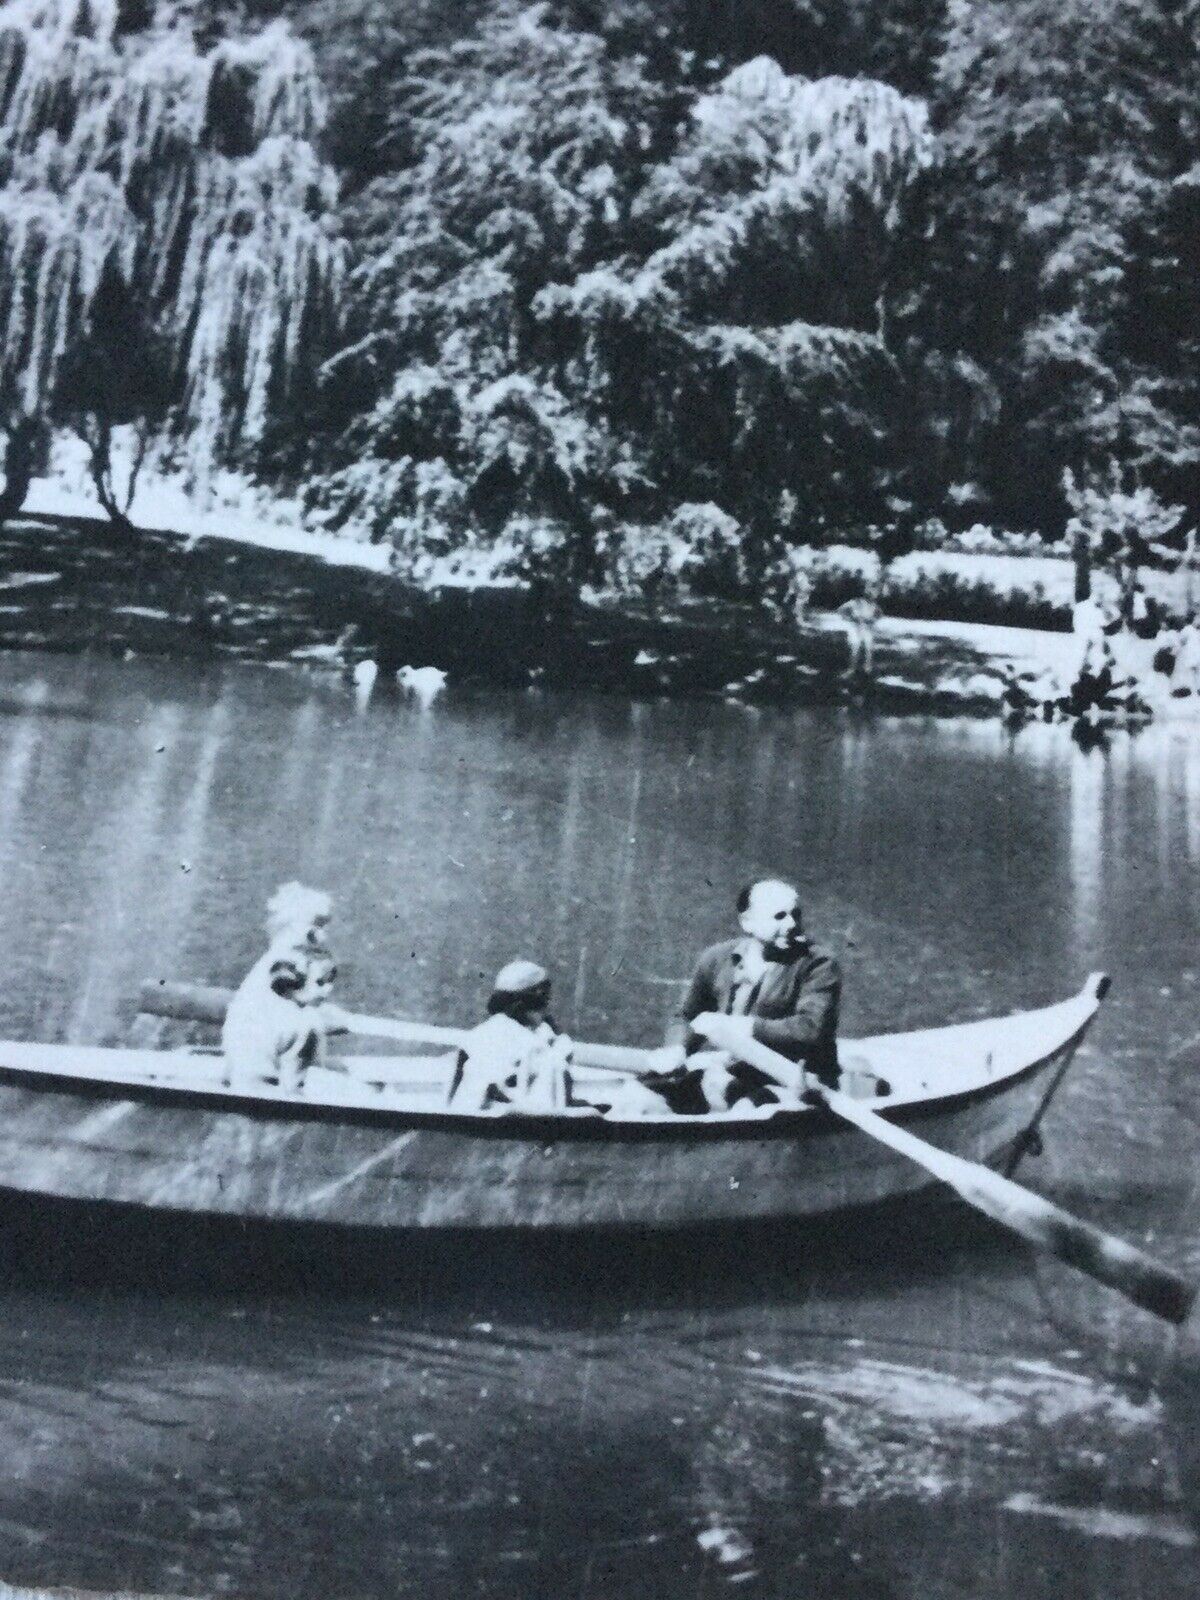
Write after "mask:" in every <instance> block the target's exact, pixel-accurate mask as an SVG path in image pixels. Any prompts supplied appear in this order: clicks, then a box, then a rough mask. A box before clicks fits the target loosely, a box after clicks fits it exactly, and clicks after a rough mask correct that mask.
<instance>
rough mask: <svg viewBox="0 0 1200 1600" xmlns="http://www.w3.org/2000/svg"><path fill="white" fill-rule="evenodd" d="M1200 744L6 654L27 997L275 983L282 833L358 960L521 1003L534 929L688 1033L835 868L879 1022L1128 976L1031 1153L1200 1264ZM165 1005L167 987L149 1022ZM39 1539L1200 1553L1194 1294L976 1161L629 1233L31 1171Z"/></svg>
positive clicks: (12, 1461) (224, 1582) (26, 1491)
mask: <svg viewBox="0 0 1200 1600" xmlns="http://www.w3.org/2000/svg"><path fill="white" fill-rule="evenodd" d="M1198 866H1200V743H1198V741H1197V740H1196V739H1195V738H1194V736H1193V734H1192V733H1191V731H1190V730H1189V729H1187V728H1186V727H1185V726H1184V725H1182V724H1175V725H1173V724H1164V725H1162V726H1157V727H1152V728H1150V729H1148V730H1146V731H1145V732H1144V733H1142V734H1141V735H1139V736H1138V737H1136V738H1133V739H1131V738H1128V737H1126V736H1122V737H1120V738H1118V739H1115V740H1114V742H1113V743H1112V745H1111V748H1109V749H1108V750H1098V751H1091V752H1083V751H1080V750H1079V749H1077V748H1076V747H1075V746H1074V745H1073V744H1072V742H1071V740H1070V739H1069V737H1068V736H1067V735H1066V733H1065V732H1064V731H1063V730H1060V729H1057V728H1043V727H1038V728H1030V729H1028V730H1026V731H1024V732H1023V733H1021V734H1020V735H1018V736H1017V737H1015V738H1013V737H1011V736H1009V735H1006V734H1005V733H1003V732H1002V731H1001V730H1000V729H999V728H997V727H996V726H994V725H992V724H989V723H978V722H968V721H963V722H941V723H934V722H932V721H925V720H918V719H885V718H878V719H874V720H868V719H858V720H856V719H855V718H854V717H853V715H851V714H849V713H844V712H836V711H828V712H819V711H809V712H803V713H795V714H789V713H786V712H779V711H770V710H761V711H755V710H751V709H748V708H745V707H738V706H733V705H725V704H723V703H701V702H695V701H693V702H674V703H640V704H639V703H634V704H630V703H628V702H626V701H623V700H619V699H615V698H604V697H600V696H597V697H594V698H589V697H586V696H565V695H563V696H559V695H552V694H546V693H537V692H513V693H501V692H496V691H487V692H485V691H482V690H480V691H478V692H476V691H467V690H457V689H456V688H455V687H454V686H453V685H452V686H451V689H450V691H449V692H448V693H447V694H446V695H445V696H444V697H443V698H442V699H441V700H440V701H439V702H438V703H436V704H435V706H434V707H433V708H432V709H430V710H427V711H422V710H420V709H419V708H418V707H416V706H414V705H412V704H410V703H408V702H405V701H403V700H401V699H400V698H399V697H398V696H397V695H395V694H394V693H393V692H384V691H382V690H381V692H379V693H378V694H377V695H376V697H375V698H374V699H373V701H372V702H371V704H370V705H369V706H368V707H366V708H365V709H362V708H358V707H356V705H355V702H354V699H353V695H352V694H351V692H350V691H349V689H348V688H346V687H345V686H344V685H342V684H340V683H338V682H335V681H332V680H329V681H326V680H322V679H319V678H317V677H315V676H305V675H303V674H300V673H298V672H295V671H272V670H268V669H266V668H261V667H248V666H241V667H238V666H229V665H227V666H216V665H214V666H213V667H211V668H209V669H205V668H202V667H200V666H197V665H196V664H194V663H192V664H186V665H182V664H181V665H172V664H171V663H168V662H154V663H149V662H130V663H120V662H116V661H112V660H109V659H103V660H101V659H96V660H93V659H88V658H86V657H76V658H69V657H54V656H42V655H21V654H9V655H7V656H4V657H2V658H0V903H2V904H3V907H4V916H5V922H6V925H7V932H8V937H7V940H6V947H7V950H8V956H7V961H6V976H5V981H4V983H3V985H2V986H0V1032H3V1034H4V1035H5V1036H17V1037H33V1038H42V1039H65V1040H74V1041H86V1042H98V1041H106V1042H107V1041H116V1040H120V1039H123V1038H126V1037H128V1036H129V1032H128V1031H129V1028H130V1026H131V1004H130V1002H131V997H132V996H133V995H134V994H135V993H136V991H137V989H138V986H139V984H140V983H141V981H142V980H143V979H145V978H147V977H150V976H174V977H191V978H196V979H204V980H208V981H212V982H225V983H228V982H233V981H235V980H236V979H237V978H238V977H239V976H240V974H241V973H242V972H243V971H244V969H245V968H246V967H247V965H248V964H249V963H250V962H251V960H253V959H254V957H255V955H256V954H257V951H258V937H259V935H258V929H259V926H260V922H261V916H262V906H263V902H264V900H265V898H266V896H267V895H268V894H269V892H270V891H271V889H272V888H273V887H274V886H275V885H276V884H277V883H279V882H280V881H281V880H283V879H285V878H289V877H299V878H301V879H303V880H305V881H308V882H312V883H315V884H319V885H322V886H324V887H327V888H328V889H329V890H331V891H332V892H333V894H334V895H335V896H336V900H337V918H338V920H337V930H336V932H337V940H336V943H337V948H338V954H339V958H340V963H341V966H342V970H343V973H344V974H345V978H344V982H343V984H342V997H343V999H344V1000H346V1001H347V1002H348V1003H351V1004H353V1005H354V1006H355V1007H356V1008H358V1009H362V1010H367V1011H375V1012H388V1011H391V1012H393V1013H395V1014H399V1015H407V1016H416V1017H421V1018H424V1019H427V1020H430V1021H439V1022H446V1023H462V1022H464V1021H467V1020H471V1019H473V1018H475V1017H477V1016H478V1015H479V1013H480V1008H481V1005H482V1001H483V998H484V996H485V995H486V992H487V987H488V980H489V978H490V976H491V974H492V973H493V972H494V971H495V970H496V969H497V968H498V967H499V966H501V965H502V964H503V963H504V962H505V961H507V960H509V959H511V958H512V957H514V956H516V955H532V956H535V957H537V958H538V959H539V960H541V961H543V962H544V963H545V964H546V965H548V966H549V967H550V968H551V969H552V972H553V974H554V978H555V987H556V1012H557V1015H558V1018H559V1021H560V1022H561V1023H562V1024H563V1025H565V1026H567V1027H568V1028H569V1029H570V1031H572V1032H573V1033H575V1034H576V1035H577V1036H579V1037H587V1038H597V1039H611V1040H618V1041H622V1042H627V1043H653V1042H656V1040H657V1037H658V1033H659V1029H660V1027H661V1023H662V1019H663V1016H664V1015H665V1013H666V1011H667V1009H668V1007H669V1005H670V1002H671V999H672V997H673V994H674V988H673V984H674V982H675V980H677V979H678V978H679V977H680V976H681V975H682V974H683V973H684V972H685V971H686V970H687V968H688V965H689V963H690V960H691V958H692V956H693V955H694V953H695V952H696V951H697V950H698V949H699V948H700V947H701V946H702V945H704V944H706V943H708V942H709V941H711V940H712V939H714V938H717V937H720V936H722V935H723V934H724V933H725V932H726V931H727V930H728V929H729V926H730V906H731V901H732V898H733V895H734V893H735V892H736V889H737V887H738V885H739V884H740V883H741V882H742V881H743V880H745V879H747V878H749V877H753V876H755V875H756V874H759V873H763V872H778V873H782V874H785V875H788V876H791V877H793V878H794V879H795V880H796V881H797V882H798V883H799V884H800V886H801V888H802V891H803V896H804V902H805V906H806V914H807V920H808V923H809V926H810V929H811V931H812V932H813V933H814V934H815V935H816V936H817V937H819V938H822V939H824V940H825V942H827V943H829V944H830V945H832V946H833V948H834V949H835V950H836V951H837V952H838V953H839V954H840V955H842V956H843V957H844V960H845V963H846V968H847V1003H846V1013H845V1024H844V1031H845V1032H846V1033H847V1034H848V1035H853V1034H855V1033H860V1032H874V1031H880V1030H884V1029H898V1028H907V1027H920V1026H924V1025H931V1024H937V1023H941V1022H946V1021H950V1020H955V1019H965V1018H970V1017H977V1016H984V1015H987V1014H989V1013H992V1012H1003V1011H1006V1010H1012V1009H1017V1008H1022V1007H1026V1006H1030V1005H1037V1004H1042V1003H1045V1002H1048V1001H1051V1000H1054V999H1058V998H1062V997H1065V996H1066V995H1067V994H1069V993H1072V992H1074V991H1075V990H1076V989H1077V988H1078V986H1079V985H1080V983H1081V982H1082V980H1083V978H1084V977H1085V976H1086V974H1087V972H1088V971H1089V970H1092V969H1094V968H1097V967H1103V968H1106V969H1108V970H1109V971H1111V972H1112V974H1113V976H1114V980H1115V987H1114V992H1113V995H1112V997H1111V999H1110V1001H1109V1002H1108V1004H1107V1005H1106V1008H1105V1011H1104V1013H1103V1015H1102V1018H1101V1019H1100V1021H1099V1023H1098V1025H1097V1027H1096V1029H1095V1031H1094V1033H1093V1035H1092V1037H1091V1039H1090V1040H1089V1043H1088V1045H1087V1046H1086V1048H1085V1049H1084V1050H1083V1051H1082V1052H1081V1055H1080V1057H1079V1059H1078V1062H1077V1064H1076V1067H1075V1069H1074V1070H1073V1073H1072V1075H1071V1077H1070V1078H1069V1079H1068V1081H1067V1084H1066V1087H1065V1088H1064V1090H1063V1091H1062V1094H1061V1097H1060V1099H1059V1101H1058V1102H1057V1104H1056V1107H1055V1109H1054V1111H1053V1113H1052V1116H1051V1117H1050V1119H1049V1121H1048V1125H1047V1144H1048V1148H1047V1151H1046V1153H1045V1155H1044V1156H1043V1157H1042V1158H1040V1160H1038V1161H1031V1162H1030V1163H1029V1165H1028V1166H1027V1167H1026V1168H1025V1169H1023V1172H1024V1176H1025V1178H1026V1180H1027V1181H1028V1182H1030V1183H1031V1184H1033V1185H1035V1186H1036V1187H1038V1188H1040V1189H1042V1190H1044V1191H1045V1192H1048V1193H1051V1194H1053V1195H1054V1196H1055V1197H1056V1198H1058V1199H1059V1200H1060V1201H1062V1202H1063V1203H1064V1204H1066V1205H1068V1206H1070V1207H1071V1208H1072V1209H1074V1210H1076V1211H1078V1212H1080V1213H1083V1214H1086V1215H1087V1216H1089V1217H1091V1218H1092V1219H1094V1220H1096V1221H1098V1222H1101V1223H1103V1224H1104V1225H1106V1226H1109V1227H1111V1228H1113V1229H1114V1230H1116V1231H1118V1232H1120V1233H1122V1234H1124V1235H1126V1236H1127V1237H1130V1238H1132V1239H1135V1240H1137V1241H1139V1242H1142V1243H1149V1244H1150V1246H1151V1247H1152V1248H1153V1249H1154V1250H1155V1251H1156V1252H1157V1253H1159V1254H1160V1255H1162V1256H1163V1257H1165V1258H1166V1259H1167V1260H1169V1261H1172V1262H1173V1263H1175V1264H1176V1265H1180V1266H1184V1267H1189V1268H1191V1269H1192V1270H1198V1271H1200V1237H1198V1235H1200V1204H1198V1201H1197V1171H1198V1164H1197V1155H1198V1152H1200V1127H1198V1124H1197V1113H1196V1107H1195V1080H1196V1072H1197V1069H1198V1068H1200V1031H1198V1030H1200V1015H1198V1011H1197V996H1198V994H1200V956H1198V955H1197V952H1196V943H1195V935H1196V911H1197V882H1198V878H1197V869H1198ZM138 1026H144V1024H139V1025H138ZM2 1220H3V1223H4V1229H3V1240H4V1247H3V1249H4V1257H3V1258H4V1261H5V1264H6V1266H7V1268H8V1275H7V1278H6V1281H5V1287H4V1288H3V1290H2V1291H0V1295H2V1305H3V1313H4V1314H3V1318H2V1321H0V1461H3V1463H4V1464H5V1467H6V1469H7V1470H6V1471H5V1472H4V1474H3V1480H2V1481H0V1575H3V1576H4V1577H6V1578H8V1579H9V1580H11V1581H13V1582H19V1583H27V1584H34V1583H38V1584H76V1585H79V1586H81V1587H84V1588H92V1589H105V1590H112V1589H117V1588H121V1587H124V1588H128V1589H132V1590H137V1591H147V1592H156V1593H168V1594H177V1595H200V1594H223V1593H230V1594H239V1595H262V1596H269V1597H272V1600H274V1597H280V1600H283V1597H287V1600H307V1597H309V1596H311V1597H313V1600H318V1597H320V1600H327V1597H331V1596H343V1595H344V1596H371V1597H374V1596H376V1595H379V1596H383V1595H388V1596H393V1595H397V1596H410V1595H411V1596H414V1597H417V1596H419V1597H422V1600H425V1597H430V1600H439V1597H441V1596H446V1597H451V1596H454V1597H458V1596H462V1595H465V1594H478V1595H485V1596H504V1597H513V1600H518V1597H520V1600H524V1597H528V1596H540V1595H546V1596H554V1597H558V1596H563V1595H571V1596H578V1597H580V1600H618V1597H624V1596H637V1597H638V1600H643V1597H645V1596H654V1595H663V1596H675V1595H688V1596H692V1595H696V1596H704V1595H710V1594H718V1593H722V1592H725V1591H726V1589H728V1590H729V1591H730V1592H736V1593H743V1594H762V1595H778V1596H781V1597H783V1596H788V1597H792V1596H801V1595H803V1596H829V1597H831V1600H834V1597H836V1600H847V1597H856V1596H860V1595H861V1596H870V1597H880V1600H883V1597H887V1600H891V1597H896V1596H903V1597H908V1596H912V1597H914V1600H916V1597H918V1596H919V1597H921V1600H936V1597H939V1596H947V1597H949V1596H968V1595H969V1596H971V1597H973V1600H974V1597H984V1600H990V1597H997V1600H998V1597H1001V1596H1020V1597H1021V1600H1039V1597H1041V1596H1046V1597H1049V1596H1052V1595H1053V1596H1055V1597H1062V1596H1088V1597H1095V1600H1110V1597H1114V1596H1123V1595H1135V1594H1137V1595H1140V1594H1141V1593H1143V1592H1145V1593H1155V1594H1157V1595H1161V1596H1166V1597H1168V1600H1173V1597H1174V1596H1180V1597H1183V1596H1185V1595H1189V1596H1190V1595H1191V1594H1193V1593H1195V1592H1196V1586H1197V1576H1198V1573H1197V1568H1198V1566H1200V1562H1198V1561H1197V1557H1196V1543H1195V1533H1194V1531H1193V1523H1192V1521H1191V1509H1192V1508H1191V1506H1190V1505H1189V1494H1190V1481H1189V1477H1188V1474H1189V1472H1190V1471H1191V1470H1192V1468H1193V1465H1194V1463H1193V1461H1192V1459H1191V1456H1190V1452H1189V1439H1190V1438H1192V1437H1194V1435H1193V1434H1192V1432H1191V1429H1192V1427H1193V1425H1194V1414H1193V1413H1192V1412H1191V1411H1189V1409H1188V1408H1189V1406H1190V1404H1191V1397H1190V1396H1189V1393H1188V1390H1187V1388H1186V1385H1185V1386H1183V1387H1182V1388H1181V1387H1180V1385H1179V1384H1178V1383H1177V1382H1174V1381H1171V1382H1168V1381H1167V1380H1168V1379H1171V1378H1172V1375H1173V1374H1176V1373H1177V1371H1178V1369H1177V1368H1176V1366H1175V1365H1174V1355H1175V1352H1174V1351H1173V1348H1172V1345H1171V1343H1170V1341H1169V1339H1168V1337H1167V1336H1166V1335H1165V1334H1164V1333H1162V1332H1160V1331H1159V1330H1158V1328H1157V1326H1156V1325H1154V1324H1153V1323H1151V1322H1150V1320H1149V1319H1147V1318H1145V1317H1143V1316H1142V1315H1141V1314H1140V1313H1138V1312H1136V1311H1133V1310H1131V1309H1129V1308H1127V1307H1126V1306H1125V1305H1124V1303H1123V1302H1121V1301H1119V1300H1118V1299H1117V1298H1116V1297H1115V1296H1112V1295H1110V1294H1108V1293H1107V1292H1106V1291H1104V1290H1102V1289H1099V1288H1097V1287H1095V1286H1094V1285H1092V1284H1091V1283H1089V1282H1088V1281H1086V1280H1084V1279H1082V1278H1079V1277H1077V1276H1075V1275H1073V1274H1071V1273H1070V1272H1069V1271H1068V1270H1067V1269H1066V1268H1064V1267H1061V1266H1059V1265H1057V1264H1055V1263H1047V1262H1044V1261H1037V1260H1034V1259H1033V1258H1032V1257H1031V1256H1030V1255H1029V1254H1028V1253H1027V1252H1026V1251H1025V1250H1024V1249H1023V1248H1021V1247H1019V1246H1017V1245H1016V1244H1014V1243H1011V1242H1010V1241H1009V1240H1008V1239H1007V1238H1006V1237H1004V1236H1002V1235H1000V1234H998V1233H997V1232H995V1231H994V1230H992V1229H991V1228H990V1226H989V1225H987V1224H985V1223H983V1222H981V1221H977V1220H975V1219H973V1218H971V1217H969V1216H966V1215H965V1214H964V1213H963V1212H962V1211H961V1210H959V1209H957V1208H956V1206H955V1204H953V1203H952V1202H950V1201H949V1200H946V1201H944V1202H931V1203H918V1204H916V1205H913V1206H910V1207H908V1208H907V1209H906V1210H904V1211H903V1212H898V1213H897V1214H896V1215H895V1216H894V1217H884V1218H881V1217H875V1216H868V1217H864V1218H856V1219H853V1220H852V1221H850V1222H843V1223H841V1224H840V1225H838V1224H835V1225H831V1226H827V1227H812V1228H806V1229H792V1230H770V1231H767V1232H763V1233H759V1234H754V1235H751V1236H743V1237H740V1238H734V1239H729V1238H724V1239H691V1240H686V1241H681V1240H679V1239H675V1240H667V1241H663V1242H658V1243H654V1242H647V1243H646V1244H645V1245H641V1246H637V1247H634V1246H620V1247H614V1246H612V1245H602V1244H601V1245H597V1244H594V1243H587V1244H584V1245H582V1246H581V1247H580V1249H579V1250H577V1251H576V1250H572V1249H565V1248H563V1247H562V1246H561V1245H557V1246H554V1247H543V1246H541V1245H539V1244H529V1243H520V1242H516V1243H514V1242H512V1241H509V1242H506V1243H490V1244H478V1243H477V1244H472V1243H470V1242H465V1241H462V1240H458V1241H455V1242H452V1243H450V1244H443V1245H438V1244H436V1243H426V1242H424V1241H420V1242H415V1243H412V1242H410V1243H405V1244H402V1245H396V1246H392V1245H390V1244H382V1243H380V1242H379V1241H378V1240H370V1241H366V1240H364V1239H362V1238H355V1237H352V1236H351V1237H339V1236H330V1235H324V1236H322V1237H321V1238H320V1239H319V1240H317V1241H314V1240H312V1239H311V1238H308V1237H304V1238H297V1237H296V1236H294V1235H286V1236H276V1235H269V1234H267V1235H264V1234H263V1233H262V1232H245V1233H243V1232H239V1231H238V1230H237V1229H236V1228H225V1229H210V1228H207V1227H202V1226H187V1227H182V1228H175V1227H169V1228H160V1227H159V1226H157V1225H151V1226H145V1225H139V1224H137V1223H136V1222H128V1221H123V1220H118V1221H114V1220H112V1219H110V1218H105V1217H100V1216H97V1215H96V1214H94V1213H78V1212H74V1211H70V1210H66V1211H49V1210H47V1209H46V1208H43V1207H39V1206H37V1205H32V1204H24V1203H17V1202H9V1203H8V1205H7V1208H6V1210H5V1213H4V1216H3V1219H2Z"/></svg>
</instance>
